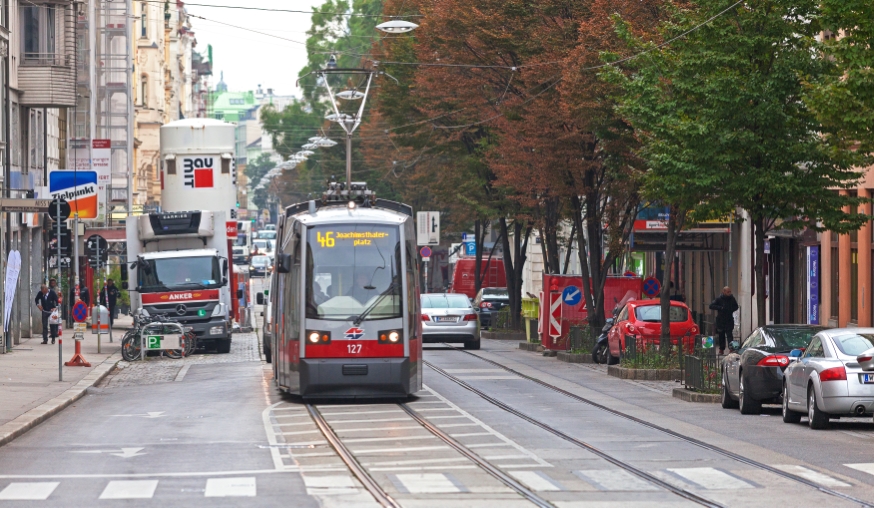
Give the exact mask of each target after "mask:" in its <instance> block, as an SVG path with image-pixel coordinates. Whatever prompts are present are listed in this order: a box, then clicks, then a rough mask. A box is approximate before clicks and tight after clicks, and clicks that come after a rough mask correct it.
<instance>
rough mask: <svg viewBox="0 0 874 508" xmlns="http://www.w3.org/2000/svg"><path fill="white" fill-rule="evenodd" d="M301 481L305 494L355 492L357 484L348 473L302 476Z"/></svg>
mask: <svg viewBox="0 0 874 508" xmlns="http://www.w3.org/2000/svg"><path fill="white" fill-rule="evenodd" d="M303 483H304V485H306V488H307V495H310V496H318V495H326V494H327V495H338V494H356V493H358V486H357V485H356V484H355V480H353V479H352V477H351V476H349V475H331V476H309V475H305V476H304V477H303Z"/></svg>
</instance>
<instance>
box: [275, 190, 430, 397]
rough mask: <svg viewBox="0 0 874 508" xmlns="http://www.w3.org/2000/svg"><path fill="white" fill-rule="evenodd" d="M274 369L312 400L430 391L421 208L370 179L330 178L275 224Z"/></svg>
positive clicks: (279, 380) (284, 385) (288, 387)
mask: <svg viewBox="0 0 874 508" xmlns="http://www.w3.org/2000/svg"><path fill="white" fill-rule="evenodd" d="M277 230H278V235H277V242H276V273H275V274H274V277H273V282H272V286H271V288H270V291H271V295H272V299H271V300H272V303H271V304H272V306H273V308H272V311H273V316H275V317H274V319H273V327H274V329H273V338H272V340H273V344H272V351H273V358H272V359H273V362H272V363H273V373H274V380H275V382H276V384H277V385H278V386H279V387H280V388H281V389H282V390H284V391H286V392H288V393H291V394H295V395H301V396H303V397H304V398H382V397H407V396H409V395H411V394H413V393H415V392H417V391H419V390H420V389H421V388H422V363H421V358H422V323H421V321H420V318H419V315H420V312H421V309H420V302H419V288H418V281H419V272H418V266H417V262H416V245H415V228H414V226H413V211H412V208H411V207H409V206H408V205H404V204H401V203H396V202H393V201H387V200H384V199H377V198H376V196H375V195H374V194H373V193H372V192H371V191H369V190H368V189H367V185H366V184H364V183H352V184H351V185H350V186H349V190H347V189H346V185H344V184H342V183H336V182H329V184H328V191H327V192H326V193H325V194H324V195H323V196H322V198H321V199H320V200H318V201H315V200H314V201H309V202H305V203H299V204H296V205H293V206H290V207H288V208H287V209H286V211H285V215H284V217H281V218H280V220H279V224H278V225H277Z"/></svg>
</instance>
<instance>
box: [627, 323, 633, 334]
mask: <svg viewBox="0 0 874 508" xmlns="http://www.w3.org/2000/svg"><path fill="white" fill-rule="evenodd" d="M634 330H635V328H634V325H633V324H631V323H625V331H626V332H628V333H634Z"/></svg>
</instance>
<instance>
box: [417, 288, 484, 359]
mask: <svg viewBox="0 0 874 508" xmlns="http://www.w3.org/2000/svg"><path fill="white" fill-rule="evenodd" d="M422 342H423V343H426V342H462V343H464V349H479V346H480V339H479V329H478V327H477V315H476V312H475V311H474V309H473V306H472V305H471V303H470V298H468V297H467V296H466V295H459V294H453V293H426V294H424V295H422Z"/></svg>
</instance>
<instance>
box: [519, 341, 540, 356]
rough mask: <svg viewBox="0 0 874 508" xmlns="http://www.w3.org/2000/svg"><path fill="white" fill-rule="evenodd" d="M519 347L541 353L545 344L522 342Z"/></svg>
mask: <svg viewBox="0 0 874 508" xmlns="http://www.w3.org/2000/svg"><path fill="white" fill-rule="evenodd" d="M519 349H521V350H522V351H531V352H534V353H540V352H542V351H543V345H541V344H540V343H539V342H520V343H519Z"/></svg>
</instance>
